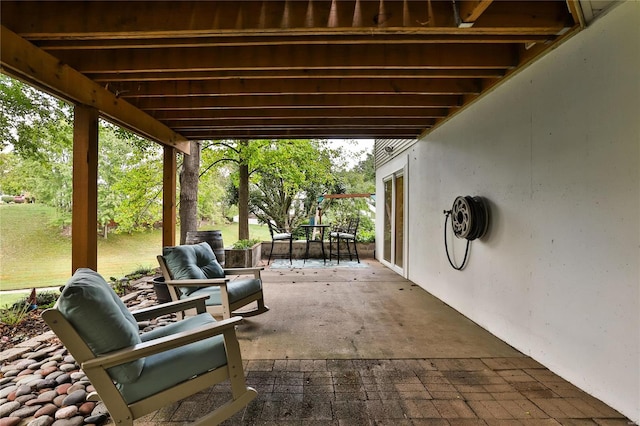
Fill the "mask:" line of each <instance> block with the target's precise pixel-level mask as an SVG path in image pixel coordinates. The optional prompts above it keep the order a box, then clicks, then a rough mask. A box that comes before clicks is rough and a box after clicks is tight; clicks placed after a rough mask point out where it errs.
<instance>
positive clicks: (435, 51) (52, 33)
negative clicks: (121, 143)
mask: <svg viewBox="0 0 640 426" xmlns="http://www.w3.org/2000/svg"><path fill="white" fill-rule="evenodd" d="M578 15H579V10H578V6H577V4H576V2H574V1H572V0H569V1H565V0H558V1H520V0H518V1H491V0H472V1H462V0H456V1H450V0H446V1H445V0H442V1H440V0H432V1H428V0H375V1H366V0H344V1H336V0H326V1H325V0H297V1H296V0H286V1H268V0H267V1H168V2H161V1H148V2H144V1H134V2H117V1H105V2H97V1H85V2H80V1H43V2H31V1H8V0H3V1H2V13H1V18H0V19H1V22H2V26H3V28H2V68H3V72H4V73H7V74H10V75H13V76H14V77H17V78H20V79H23V80H25V81H27V82H30V83H31V84H33V85H35V86H37V87H40V88H43V89H45V90H46V91H49V92H51V93H53V94H55V95H57V96H60V97H62V98H64V99H67V100H69V101H72V102H76V103H84V104H88V105H95V106H96V107H97V108H99V109H100V110H101V112H102V114H103V116H104V117H105V118H107V119H110V120H111V121H114V122H115V123H117V124H120V125H122V126H124V127H126V128H129V129H131V130H134V131H136V132H138V133H140V134H142V135H144V136H146V137H149V138H150V139H152V140H156V141H159V142H162V143H165V144H171V145H175V146H178V145H180V144H181V143H183V141H185V140H203V139H257V138H416V137H418V136H419V135H421V134H423V133H425V132H428V131H429V130H430V129H431V128H433V126H436V125H437V124H439V123H441V122H442V121H443V120H445V119H446V118H447V117H450V116H451V115H452V114H455V113H456V112H457V111H459V110H460V109H461V108H464V107H465V106H466V105H468V104H469V103H470V102H472V101H473V100H474V99H476V98H477V97H478V96H480V95H482V94H483V93H484V92H486V91H487V90H488V89H489V88H491V87H493V86H495V85H496V84H497V83H499V82H500V81H501V80H503V79H504V78H505V77H507V76H509V75H510V74H512V73H513V72H514V71H516V70H517V69H518V68H520V67H522V66H524V65H525V64H527V63H528V62H530V61H531V60H532V59H533V58H535V57H536V56H538V55H540V54H542V53H544V52H545V51H546V50H548V49H549V48H550V47H552V46H553V44H554V43H556V42H558V41H559V40H560V39H561V38H562V37H565V36H567V35H569V34H571V33H573V32H574V30H577V29H579V27H580V24H579V19H578Z"/></svg>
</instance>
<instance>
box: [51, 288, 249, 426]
mask: <svg viewBox="0 0 640 426" xmlns="http://www.w3.org/2000/svg"><path fill="white" fill-rule="evenodd" d="M205 299H206V296H201V297H197V298H192V299H186V300H181V301H178V302H169V303H165V304H162V305H158V306H153V307H150V308H146V309H141V310H139V311H134V312H132V314H133V315H134V318H135V319H136V320H138V321H143V320H148V319H151V318H155V317H158V316H161V315H166V314H170V313H175V312H180V311H183V310H185V309H190V308H192V309H195V310H196V311H197V312H198V313H204V312H206V307H205ZM42 317H43V318H44V320H45V321H46V322H47V324H48V325H49V327H51V329H52V330H53V332H54V333H55V334H56V335H57V336H58V338H59V339H60V340H61V341H62V343H63V344H64V346H65V347H66V348H67V349H68V351H69V352H70V353H71V355H73V357H74V358H75V360H76V362H78V363H79V364H80V366H81V367H82V370H83V371H84V373H85V374H86V375H87V377H88V378H89V380H90V381H91V384H92V385H93V386H94V387H95V389H96V392H94V393H92V394H90V395H89V399H90V400H92V401H96V400H102V401H103V402H104V404H105V405H106V407H107V409H108V410H109V413H110V414H111V417H112V418H113V421H114V422H115V424H117V425H133V420H134V419H137V418H140V417H142V416H144V415H146V414H148V413H150V412H153V411H156V410H158V409H160V408H162V407H165V406H166V405H168V404H170V403H173V402H176V401H179V400H181V399H183V398H186V397H188V396H191V395H193V394H195V393H197V392H199V391H201V390H203V389H207V388H209V387H211V386H213V385H215V384H217V383H221V382H224V381H226V380H230V382H231V391H232V399H231V400H230V401H228V402H227V403H225V404H224V405H222V406H220V407H218V408H216V409H215V410H213V411H212V412H210V413H209V414H207V415H205V416H204V417H201V418H200V419H198V420H197V421H196V422H195V423H194V424H198V425H215V424H218V423H220V422H222V421H224V420H225V419H227V418H229V417H230V416H232V415H233V414H235V413H236V412H237V411H239V410H240V409H242V408H243V407H245V406H246V405H247V404H248V403H249V402H251V400H253V399H254V398H255V397H256V395H257V392H256V391H255V390H254V389H252V388H250V387H247V386H246V382H245V375H244V370H243V365H242V357H241V354H240V346H239V344H238V339H237V336H236V331H235V327H236V325H237V324H238V323H239V322H240V321H242V318H238V317H234V318H230V319H227V320H224V321H220V322H216V323H212V324H210V325H206V326H201V327H198V328H196V329H193V330H190V331H185V332H180V333H176V334H175V335H172V336H166V337H162V338H158V339H154V340H151V341H148V342H143V343H141V344H137V345H135V346H132V347H128V348H124V349H120V350H117V351H113V352H111V353H108V354H105V355H101V356H95V355H94V354H93V352H92V351H91V349H89V347H88V346H87V344H86V343H85V342H84V340H82V338H81V337H80V335H79V334H78V332H77V331H76V330H75V328H74V327H73V325H71V323H70V322H69V321H68V320H67V319H66V318H65V317H64V316H63V315H62V313H61V312H60V311H59V310H58V309H56V307H54V308H51V309H47V310H45V311H44V312H43V314H42ZM97 326H98V325H97ZM220 334H222V335H223V338H224V346H225V350H226V356H227V364H226V365H223V366H221V367H219V368H216V369H214V370H210V371H207V372H205V373H203V374H200V375H198V376H196V377H193V378H191V379H190V380H187V381H184V382H182V383H179V384H177V385H175V386H172V387H171V388H168V389H165V390H163V391H160V392H158V393H156V394H154V395H151V396H149V397H146V398H144V399H141V400H139V401H136V402H134V403H127V402H126V401H125V399H124V398H123V396H122V394H121V393H120V391H119V390H118V388H117V387H116V383H114V381H113V379H112V378H111V377H110V376H109V374H108V372H107V369H108V368H111V367H113V366H116V365H122V364H125V363H127V362H130V361H134V360H137V359H140V358H143V357H146V356H150V355H153V354H157V353H161V352H165V351H167V350H170V349H173V348H177V347H180V346H183V345H187V344H189V343H193V342H196V341H200V340H203V339H206V338H209V337H212V336H216V335H220Z"/></svg>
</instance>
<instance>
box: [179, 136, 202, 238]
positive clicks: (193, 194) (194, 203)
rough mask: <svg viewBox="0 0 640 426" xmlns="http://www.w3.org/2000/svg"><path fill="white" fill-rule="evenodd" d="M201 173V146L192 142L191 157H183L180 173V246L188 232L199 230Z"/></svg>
mask: <svg viewBox="0 0 640 426" xmlns="http://www.w3.org/2000/svg"><path fill="white" fill-rule="evenodd" d="M199 171H200V144H199V143H198V142H194V141H192V142H191V155H183V160H182V169H181V171H180V209H179V215H180V244H184V243H185V242H186V239H187V232H189V231H197V230H198V178H199Z"/></svg>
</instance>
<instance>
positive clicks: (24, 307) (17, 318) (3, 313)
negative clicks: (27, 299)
mask: <svg viewBox="0 0 640 426" xmlns="http://www.w3.org/2000/svg"><path fill="white" fill-rule="evenodd" d="M30 308H31V306H30V305H29V304H28V303H24V302H23V303H15V304H14V305H13V306H12V307H9V306H6V305H5V307H4V308H2V309H0V322H2V323H4V324H7V325H10V326H16V325H18V324H20V323H21V322H22V321H24V320H25V318H26V317H27V313H28V312H29V310H30Z"/></svg>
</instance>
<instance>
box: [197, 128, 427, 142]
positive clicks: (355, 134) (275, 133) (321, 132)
mask: <svg viewBox="0 0 640 426" xmlns="http://www.w3.org/2000/svg"><path fill="white" fill-rule="evenodd" d="M424 130H427V129H423V128H415V129H376V131H371V129H339V128H333V129H308V130H305V129H301V130H298V129H295V130H291V129H282V130H264V129H262V130H257V131H244V130H240V131H224V132H189V133H185V136H187V137H188V138H189V140H216V139H311V138H316V139H317V138H323V139H324V138H330V139H341V138H348V139H374V138H380V139H385V138H398V139H400V138H402V139H404V138H407V139H415V138H417V137H418V136H419V135H420V133H421V132H422V131H424Z"/></svg>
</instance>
